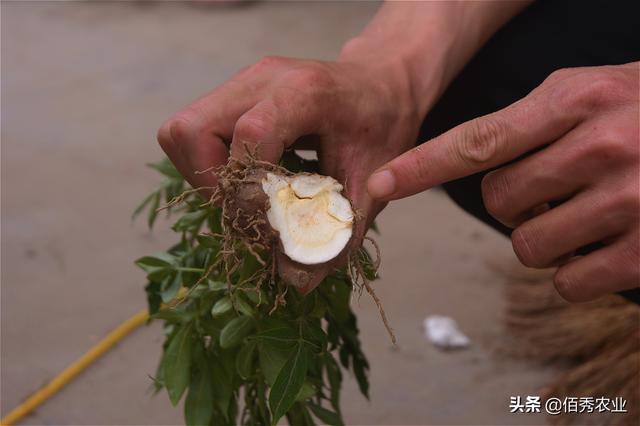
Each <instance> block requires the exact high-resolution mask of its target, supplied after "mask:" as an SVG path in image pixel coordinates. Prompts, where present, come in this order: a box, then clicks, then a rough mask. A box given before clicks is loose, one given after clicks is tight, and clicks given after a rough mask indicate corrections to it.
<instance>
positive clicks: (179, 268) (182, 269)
mask: <svg viewBox="0 0 640 426" xmlns="http://www.w3.org/2000/svg"><path fill="white" fill-rule="evenodd" d="M173 269H175V270H176V271H182V272H204V268H188V267H186V266H176V267H175V268H173Z"/></svg>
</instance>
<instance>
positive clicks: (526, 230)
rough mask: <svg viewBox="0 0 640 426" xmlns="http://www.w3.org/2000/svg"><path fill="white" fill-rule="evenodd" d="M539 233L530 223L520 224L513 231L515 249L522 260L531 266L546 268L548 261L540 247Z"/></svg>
mask: <svg viewBox="0 0 640 426" xmlns="http://www.w3.org/2000/svg"><path fill="white" fill-rule="evenodd" d="M538 235H539V233H538V232H536V231H535V228H534V227H533V226H532V225H530V224H525V225H522V226H519V227H518V228H516V229H515V230H514V231H513V232H512V233H511V244H512V246H513V251H514V252H515V254H516V256H517V257H518V259H519V260H520V262H521V263H522V264H523V265H525V266H528V267H530V268H544V267H546V266H547V262H546V261H545V259H544V256H542V255H541V250H540V248H539V241H540V238H539V236H538Z"/></svg>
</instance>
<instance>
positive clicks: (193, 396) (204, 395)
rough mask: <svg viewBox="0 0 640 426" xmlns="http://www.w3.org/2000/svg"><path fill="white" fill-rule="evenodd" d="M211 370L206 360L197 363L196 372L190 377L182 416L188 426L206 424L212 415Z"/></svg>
mask: <svg viewBox="0 0 640 426" xmlns="http://www.w3.org/2000/svg"><path fill="white" fill-rule="evenodd" d="M213 405H214V398H213V389H212V387H211V372H210V371H209V368H208V366H207V363H206V361H204V362H199V363H198V372H197V373H196V374H194V375H193V376H192V377H191V384H190V385H189V392H188V393H187V398H186V399H185V402H184V418H185V421H186V423H187V425H188V426H201V425H208V424H209V422H210V421H211V417H212V416H213Z"/></svg>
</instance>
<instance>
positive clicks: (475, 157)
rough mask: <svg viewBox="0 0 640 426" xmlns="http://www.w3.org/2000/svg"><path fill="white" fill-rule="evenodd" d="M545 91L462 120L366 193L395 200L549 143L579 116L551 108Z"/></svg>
mask: <svg viewBox="0 0 640 426" xmlns="http://www.w3.org/2000/svg"><path fill="white" fill-rule="evenodd" d="M547 94H548V93H547V91H542V92H533V93H532V94H530V95H529V96H527V97H526V98H524V99H522V100H521V101H519V102H516V103H515V104H512V105H510V106H509V107H507V108H505V109H503V110H500V111H497V112H495V113H492V114H489V115H485V116H483V117H479V118H476V119H473V120H471V121H467V122H465V123H462V124H460V125H459V126H457V127H454V128H453V129H451V130H449V131H448V132H445V133H443V134H442V135H440V136H438V137H436V138H434V139H432V140H431V141H429V142H426V143H423V144H421V145H419V146H417V147H415V148H413V149H412V150H410V151H407V152H405V153H404V154H402V155H401V156H399V157H397V158H395V159H394V160H392V161H390V162H389V163H387V164H385V165H384V166H383V167H381V168H380V169H378V170H377V171H376V172H375V173H374V174H373V175H372V176H371V177H370V178H369V182H368V190H369V194H370V195H371V196H372V197H373V198H377V199H380V200H395V199H398V198H403V197H407V196H409V195H413V194H416V193H418V192H421V191H424V190H426V189H429V188H432V187H434V186H436V185H440V184H442V183H444V182H448V181H451V180H455V179H458V178H461V177H464V176H468V175H471V174H474V173H478V172H480V171H484V170H487V169H491V168H493V167H496V166H499V165H501V164H503V163H506V162H508V161H510V160H513V159H515V158H517V157H519V156H520V155H522V154H524V153H526V152H528V151H530V150H532V149H534V148H536V147H538V146H541V145H545V144H548V143H551V142H553V141H554V140H556V139H557V138H559V137H560V136H562V135H563V134H564V133H566V132H567V131H569V130H570V129H571V128H572V127H573V126H574V125H575V124H576V122H577V121H578V120H579V116H580V114H579V113H578V112H577V111H575V110H568V109H561V108H555V107H554V106H553V105H551V102H549V98H548V96H547Z"/></svg>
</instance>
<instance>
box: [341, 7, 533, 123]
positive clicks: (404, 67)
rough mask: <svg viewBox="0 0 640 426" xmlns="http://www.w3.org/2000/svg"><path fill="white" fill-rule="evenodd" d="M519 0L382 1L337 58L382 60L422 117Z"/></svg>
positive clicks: (372, 61) (516, 8)
mask: <svg viewBox="0 0 640 426" xmlns="http://www.w3.org/2000/svg"><path fill="white" fill-rule="evenodd" d="M530 3H531V0H523V1H506V0H496V1H464V0H462V1H426V2H387V3H385V4H384V5H383V6H382V7H381V8H380V11H379V12H378V13H377V15H376V16H375V17H374V19H373V20H372V21H371V22H370V23H369V25H368V26H367V27H366V28H365V30H364V31H363V32H362V33H361V34H360V35H359V36H357V37H356V38H354V39H352V40H350V41H349V42H348V43H346V44H345V46H344V47H343V49H342V52H341V54H340V60H342V61H356V62H363V61H364V62H367V63H369V64H372V66H378V65H379V64H380V63H383V65H384V66H387V67H388V68H389V69H393V70H394V71H393V72H394V73H395V74H394V77H393V78H403V79H405V80H406V84H408V85H410V88H411V91H412V93H414V95H415V97H416V105H417V108H418V110H419V111H418V112H419V113H420V114H421V115H422V116H424V115H425V114H426V113H427V111H428V109H429V108H430V107H431V106H432V104H433V103H434V102H435V100H436V99H437V98H438V97H439V96H440V94H441V93H442V92H443V91H444V89H445V88H446V87H447V85H448V84H449V83H450V82H451V80H453V78H455V76H456V75H457V74H458V73H459V72H460V70H461V69H462V68H463V67H464V65H465V64H466V63H467V62H468V61H469V60H470V59H471V57H472V56H473V55H474V54H475V52H476V51H477V50H478V49H480V47H482V45H483V44H484V43H485V42H486V41H487V40H488V39H489V37H491V35H492V34H493V33H494V32H496V31H497V30H498V29H499V28H500V27H501V26H502V25H504V24H505V23H506V22H508V21H509V20H510V19H511V18H512V17H513V16H514V15H516V14H517V13H518V12H520V11H521V10H522V9H524V8H525V7H526V6H527V5H529V4H530Z"/></svg>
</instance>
